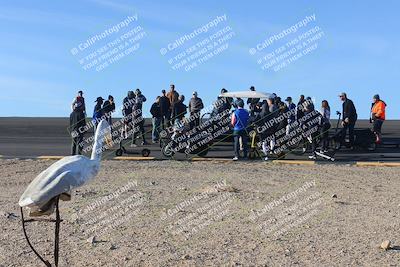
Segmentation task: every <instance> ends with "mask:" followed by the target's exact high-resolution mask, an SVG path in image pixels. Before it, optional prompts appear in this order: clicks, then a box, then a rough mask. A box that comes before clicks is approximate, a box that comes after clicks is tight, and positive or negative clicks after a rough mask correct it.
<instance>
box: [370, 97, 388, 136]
mask: <svg viewBox="0 0 400 267" xmlns="http://www.w3.org/2000/svg"><path fill="white" fill-rule="evenodd" d="M385 120H386V103H385V102H383V101H382V100H381V98H380V96H379V95H374V98H373V106H372V109H371V121H372V123H373V131H374V132H375V134H376V142H377V143H378V144H379V143H381V142H382V125H383V122H384V121H385Z"/></svg>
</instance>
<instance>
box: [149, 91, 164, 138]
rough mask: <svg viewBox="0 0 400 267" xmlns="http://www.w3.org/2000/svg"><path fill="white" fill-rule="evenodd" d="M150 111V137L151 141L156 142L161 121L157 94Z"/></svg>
mask: <svg viewBox="0 0 400 267" xmlns="http://www.w3.org/2000/svg"><path fill="white" fill-rule="evenodd" d="M150 113H151V115H152V123H153V130H152V132H151V139H152V141H153V143H158V141H159V139H160V131H161V121H162V115H161V108H160V97H159V96H157V98H156V101H155V102H154V103H153V105H152V106H151V109H150Z"/></svg>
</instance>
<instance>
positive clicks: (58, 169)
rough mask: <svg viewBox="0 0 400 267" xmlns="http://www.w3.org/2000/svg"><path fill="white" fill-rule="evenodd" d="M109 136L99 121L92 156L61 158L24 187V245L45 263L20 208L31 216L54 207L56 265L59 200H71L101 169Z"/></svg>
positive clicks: (49, 212) (22, 197)
mask: <svg viewBox="0 0 400 267" xmlns="http://www.w3.org/2000/svg"><path fill="white" fill-rule="evenodd" d="M110 134H111V129H110V125H109V124H108V122H107V121H106V120H102V121H101V122H100V123H99V124H98V126H97V129H96V133H95V137H94V144H93V148H92V155H91V158H90V159H89V158H88V157H85V156H81V155H76V156H68V157H64V158H62V159H61V160H59V161H57V162H55V163H54V164H52V165H51V166H50V167H49V168H47V169H46V170H45V171H43V172H42V173H40V174H39V175H38V176H37V177H36V178H35V179H34V180H33V181H32V182H31V183H30V184H29V186H28V187H27V189H26V190H25V192H24V193H23V194H22V196H21V198H20V200H19V203H18V204H19V206H20V207H21V215H22V226H23V230H24V234H25V237H26V239H27V242H28V244H29V246H30V247H31V249H32V250H33V252H34V253H35V254H36V255H37V256H38V257H39V258H40V259H41V260H42V261H43V263H45V265H46V266H51V265H50V263H49V262H48V261H45V260H44V259H43V258H42V257H41V256H40V255H39V254H38V253H37V252H36V251H35V249H34V248H33V247H32V245H31V243H30V241H29V239H28V237H27V235H26V231H25V222H26V221H25V220H24V216H23V209H22V208H23V207H29V208H30V213H29V215H30V216H32V217H37V216H43V215H51V214H52V213H53V212H54V208H56V236H55V241H56V242H55V249H54V254H55V255H54V258H55V266H58V236H59V224H60V216H59V211H58V201H59V199H61V200H64V201H68V200H71V190H72V189H73V188H76V187H79V186H82V185H83V184H85V183H86V182H88V181H89V180H91V179H93V178H94V177H95V176H96V175H97V173H98V172H99V169H100V161H101V155H102V152H103V150H104V146H103V144H104V141H105V138H106V136H109V135H110Z"/></svg>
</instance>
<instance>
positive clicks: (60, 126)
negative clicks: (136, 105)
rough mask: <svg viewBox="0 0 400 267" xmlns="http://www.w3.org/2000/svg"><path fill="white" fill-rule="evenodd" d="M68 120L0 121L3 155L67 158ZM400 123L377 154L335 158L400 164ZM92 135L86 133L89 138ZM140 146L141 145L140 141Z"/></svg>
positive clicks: (226, 149)
mask: <svg viewBox="0 0 400 267" xmlns="http://www.w3.org/2000/svg"><path fill="white" fill-rule="evenodd" d="M68 124H69V118H20V117H18V118H14V117H7V118H6V117H4V118H0V156H2V157H6V158H32V157H39V156H66V155H69V154H70V144H71V138H70V135H69V132H68V128H67V127H68ZM370 127H371V125H370V124H369V122H368V121H365V120H360V121H358V123H357V128H370ZM145 129H146V132H147V134H146V138H147V140H148V141H151V137H150V132H151V125H150V120H146V123H145ZM399 130H400V121H394V120H393V121H386V122H385V124H384V127H383V133H384V144H383V145H381V146H379V147H378V149H377V150H376V151H373V152H370V151H367V150H365V149H356V150H354V151H350V150H348V149H343V150H341V151H338V152H337V153H336V155H335V158H336V161H338V162H348V161H380V162H398V161H400V148H399V144H400V131H399ZM91 134H92V133H90V132H89V133H87V135H86V137H88V136H90V135H91ZM138 143H139V142H138ZM125 147H126V148H127V149H128V150H129V151H130V152H132V154H128V155H127V154H124V155H123V156H128V157H129V156H132V157H138V156H141V155H140V152H141V149H142V148H148V149H150V151H151V155H150V156H151V157H154V158H155V159H163V158H164V157H163V155H162V153H161V150H160V146H159V145H158V144H152V145H147V146H145V147H142V146H139V147H138V148H130V145H129V144H126V145H125ZM117 148H118V147H117V146H115V147H114V149H111V150H109V151H106V152H105V158H114V157H115V150H116V149H117ZM307 156H308V155H307V154H306V155H301V156H298V155H293V154H287V155H286V158H285V159H295V160H307ZM192 157H195V155H188V156H186V155H184V154H177V155H176V156H175V158H176V159H188V158H192ZM231 157H232V144H231V143H227V142H225V143H217V144H215V145H214V146H213V147H212V149H211V150H210V152H209V153H208V155H207V158H220V159H225V158H227V159H229V158H231Z"/></svg>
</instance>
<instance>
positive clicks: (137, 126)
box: [131, 88, 147, 147]
mask: <svg viewBox="0 0 400 267" xmlns="http://www.w3.org/2000/svg"><path fill="white" fill-rule="evenodd" d="M146 100H147V99H146V97H145V96H144V95H143V94H142V91H140V89H139V88H138V89H136V91H135V100H134V102H133V107H132V118H133V127H134V131H133V135H132V144H131V147H136V146H137V145H136V139H137V136H138V135H141V137H142V145H147V142H146V137H145V131H144V118H143V103H144V102H146Z"/></svg>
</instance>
